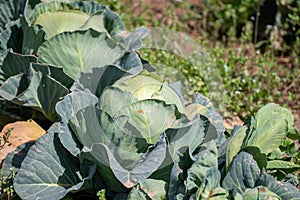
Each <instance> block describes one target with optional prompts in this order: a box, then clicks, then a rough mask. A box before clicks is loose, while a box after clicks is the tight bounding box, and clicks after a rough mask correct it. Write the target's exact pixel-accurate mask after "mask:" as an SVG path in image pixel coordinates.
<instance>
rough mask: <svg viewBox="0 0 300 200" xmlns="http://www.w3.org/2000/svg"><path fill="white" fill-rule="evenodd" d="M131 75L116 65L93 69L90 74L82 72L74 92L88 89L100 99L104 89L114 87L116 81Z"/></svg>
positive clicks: (75, 84)
mask: <svg viewBox="0 0 300 200" xmlns="http://www.w3.org/2000/svg"><path fill="white" fill-rule="evenodd" d="M127 75H129V73H128V72H127V71H124V70H123V69H120V68H119V67H117V66H115V65H106V66H104V67H101V68H93V69H91V70H90V71H89V72H86V73H84V72H82V73H81V74H80V76H79V78H78V79H77V80H75V83H74V85H73V86H72V87H71V90H72V91H82V90H86V89H88V90H89V91H90V92H91V93H92V94H94V95H96V96H97V97H100V96H101V94H102V92H103V90H104V88H105V87H107V86H110V85H112V84H113V83H114V82H115V81H116V80H118V79H120V78H121V77H123V76H127Z"/></svg>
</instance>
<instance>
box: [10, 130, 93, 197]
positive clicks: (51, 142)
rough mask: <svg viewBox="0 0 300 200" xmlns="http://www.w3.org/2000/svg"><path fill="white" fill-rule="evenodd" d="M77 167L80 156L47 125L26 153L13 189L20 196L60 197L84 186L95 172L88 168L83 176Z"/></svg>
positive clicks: (78, 166)
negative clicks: (72, 152)
mask: <svg viewBox="0 0 300 200" xmlns="http://www.w3.org/2000/svg"><path fill="white" fill-rule="evenodd" d="M79 170H80V163H79V160H78V159H77V158H75V157H73V156H72V155H71V154H70V153H68V152H67V151H66V150H65V149H64V148H63V146H62V145H61V143H60V141H59V139H58V133H57V131H56V130H55V128H52V129H51V128H50V129H49V130H48V133H46V134H45V135H44V136H42V137H41V138H40V139H38V140H37V141H36V144H35V145H34V146H32V147H31V148H30V150H29V152H28V153H27V156H26V157H25V159H24V161H23V162H22V165H21V168H20V170H19V172H18V174H17V175H16V177H15V182H14V189H15V191H16V192H17V194H18V195H19V196H20V197H21V198H22V199H29V200H30V199H32V200H33V199H45V200H46V199H47V200H51V199H53V200H57V199H62V198H63V197H64V196H65V195H66V194H67V193H69V192H75V191H78V190H80V188H82V187H84V184H85V183H86V182H87V181H88V180H89V179H91V178H92V176H93V174H94V173H95V168H91V170H90V172H89V174H87V175H86V177H82V175H81V174H80V172H79Z"/></svg>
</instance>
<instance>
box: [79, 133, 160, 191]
mask: <svg viewBox="0 0 300 200" xmlns="http://www.w3.org/2000/svg"><path fill="white" fill-rule="evenodd" d="M149 149H150V150H149V151H147V153H145V154H144V155H142V156H141V157H140V160H139V162H138V163H137V164H136V165H135V166H134V168H133V169H131V170H127V169H125V168H123V167H122V163H119V162H118V161H117V160H116V158H115V156H114V155H113V153H112V152H111V150H110V149H109V148H108V147H107V146H106V145H104V144H101V143H95V144H94V145H92V147H91V148H90V149H89V148H86V147H84V149H83V152H84V154H89V155H92V156H93V158H94V159H95V160H94V161H97V162H98V163H99V165H106V166H109V168H110V170H112V171H113V173H114V176H115V177H116V178H117V180H119V181H120V182H121V183H122V184H123V185H124V186H125V187H126V188H131V187H133V186H135V185H136V184H138V183H139V182H141V181H143V180H145V179H146V178H148V177H149V176H150V175H151V174H152V173H153V172H155V171H156V170H157V169H158V168H159V167H160V165H161V164H162V162H163V161H164V159H165V156H166V140H165V138H164V137H163V138H161V140H160V141H159V142H158V143H157V145H155V146H153V147H150V148H149ZM104 176H105V174H104Z"/></svg>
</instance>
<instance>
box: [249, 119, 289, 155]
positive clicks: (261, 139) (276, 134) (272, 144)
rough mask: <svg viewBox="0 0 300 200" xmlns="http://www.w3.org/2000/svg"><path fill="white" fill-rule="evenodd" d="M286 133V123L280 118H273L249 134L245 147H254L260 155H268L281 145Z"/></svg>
mask: <svg viewBox="0 0 300 200" xmlns="http://www.w3.org/2000/svg"><path fill="white" fill-rule="evenodd" d="M287 131H288V123H287V121H286V120H285V119H284V118H283V117H281V116H276V117H275V116H274V117H272V118H269V119H268V120H265V121H264V123H263V124H261V123H260V125H259V126H257V128H256V130H254V131H253V132H252V133H251V136H250V138H249V139H248V141H247V146H256V147H258V148H259V149H260V150H261V152H262V153H265V154H268V153H270V152H272V151H273V150H275V149H276V148H278V147H279V146H280V145H281V143H282V141H283V140H284V138H285V137H286V134H287Z"/></svg>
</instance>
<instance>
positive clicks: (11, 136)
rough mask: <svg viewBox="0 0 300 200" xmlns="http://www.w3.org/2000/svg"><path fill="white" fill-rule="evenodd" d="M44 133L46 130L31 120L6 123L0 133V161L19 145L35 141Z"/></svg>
mask: <svg viewBox="0 0 300 200" xmlns="http://www.w3.org/2000/svg"><path fill="white" fill-rule="evenodd" d="M45 133H46V131H45V130H44V129H43V128H41V127H40V126H39V125H38V124H37V123H36V122H35V121H33V120H28V121H18V122H14V123H10V124H7V125H6V126H4V128H3V129H2V131H1V133H0V137H1V143H0V146H1V148H0V163H1V162H2V161H3V160H4V159H5V157H6V155H7V154H8V153H9V152H11V151H13V150H15V149H16V148H17V147H18V146H19V145H21V144H24V143H27V142H29V141H35V140H37V139H38V138H39V137H41V136H42V135H44V134H45Z"/></svg>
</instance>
